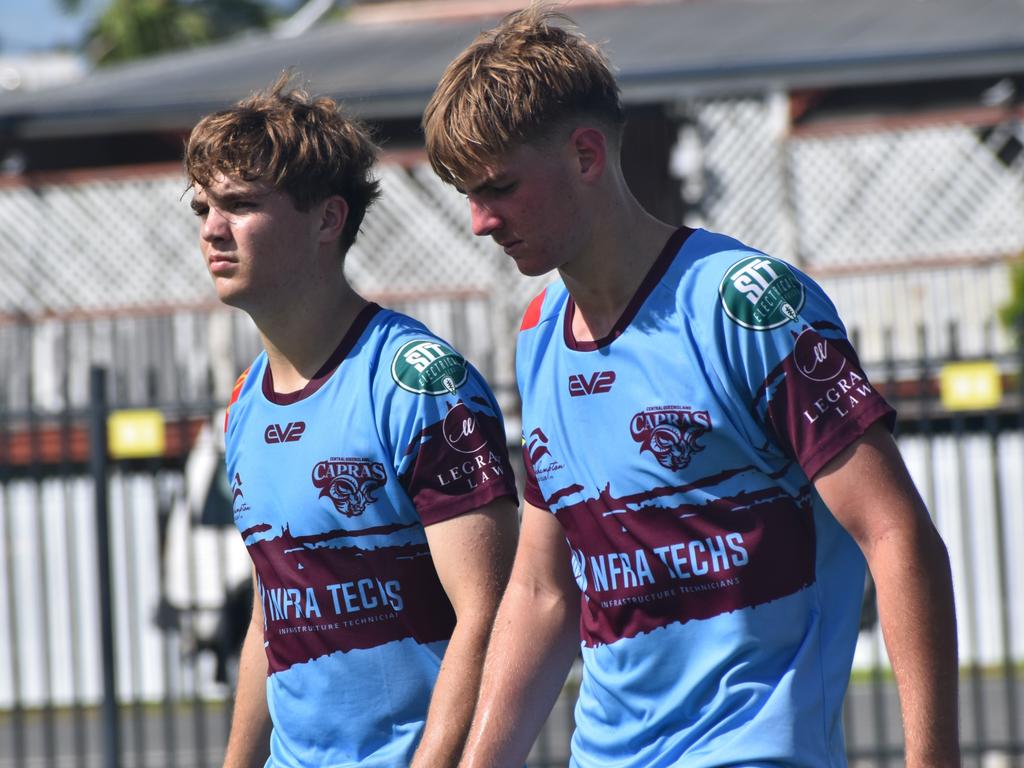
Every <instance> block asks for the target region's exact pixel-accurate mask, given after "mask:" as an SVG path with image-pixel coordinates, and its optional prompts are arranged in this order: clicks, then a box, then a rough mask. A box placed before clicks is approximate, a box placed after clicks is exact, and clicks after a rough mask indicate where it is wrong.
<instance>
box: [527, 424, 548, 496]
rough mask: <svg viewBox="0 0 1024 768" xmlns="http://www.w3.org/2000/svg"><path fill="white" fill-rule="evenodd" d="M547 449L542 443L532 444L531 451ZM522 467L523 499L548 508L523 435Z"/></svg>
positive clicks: (529, 449) (528, 446)
mask: <svg viewBox="0 0 1024 768" xmlns="http://www.w3.org/2000/svg"><path fill="white" fill-rule="evenodd" d="M538 450H547V449H546V448H544V446H543V445H541V446H536V445H535V446H533V451H534V452H536V451H538ZM523 467H524V468H525V470H524V471H525V473H526V478H525V482H524V484H523V499H524V501H526V502H527V503H529V504H532V505H533V506H535V507H539V508H540V509H548V503H547V501H546V500H545V499H544V494H543V493H541V492H540V484H539V483H538V482H537V472H536V470H534V468H533V455H532V454H531V446H530V445H529V443H528V442H527V441H526V438H525V436H524V437H523Z"/></svg>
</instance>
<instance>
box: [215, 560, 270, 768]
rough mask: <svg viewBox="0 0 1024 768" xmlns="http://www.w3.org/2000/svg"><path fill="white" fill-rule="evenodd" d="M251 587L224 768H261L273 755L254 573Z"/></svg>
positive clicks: (258, 599)
mask: <svg viewBox="0 0 1024 768" xmlns="http://www.w3.org/2000/svg"><path fill="white" fill-rule="evenodd" d="M252 588H253V599H252V618H251V619H250V621H249V629H248V630H247V631H246V633H245V642H244V643H243V644H242V654H241V656H240V658H239V661H238V687H237V688H236V690H235V709H234V713H233V714H232V716H231V735H230V736H229V737H228V746H227V753H226V754H225V757H224V768H260V767H261V766H262V765H263V764H264V762H266V759H267V755H269V754H270V712H269V711H268V709H267V653H266V651H265V650H264V649H263V606H262V604H261V601H260V594H259V589H258V587H257V584H256V574H255V572H253V577H252Z"/></svg>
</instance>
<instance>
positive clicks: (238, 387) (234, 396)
mask: <svg viewBox="0 0 1024 768" xmlns="http://www.w3.org/2000/svg"><path fill="white" fill-rule="evenodd" d="M251 370H252V366H251V365H250V366H249V367H248V368H246V369H245V370H244V371H242V373H241V375H240V376H239V377H238V378H237V379H235V386H233V387H232V388H231V398H230V399H229V400H228V404H227V407H226V408H225V409H224V432H225V433H227V431H228V414H230V413H231V406H232V405H234V404H235V402H236V401H237V400H238V396H239V395H240V394H242V387H243V386H244V385H245V379H246V377H248V375H249V371H251Z"/></svg>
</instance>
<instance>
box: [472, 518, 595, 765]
mask: <svg viewBox="0 0 1024 768" xmlns="http://www.w3.org/2000/svg"><path fill="white" fill-rule="evenodd" d="M524 507H525V508H524V511H523V524H522V527H521V529H520V534H519V535H520V539H519V549H518V550H517V552H516V560H515V565H514V566H513V568H512V577H511V579H510V580H509V585H508V589H507V590H506V591H505V597H504V598H503V599H502V601H501V607H500V608H499V609H498V616H497V619H496V620H495V624H494V632H493V634H492V635H491V644H490V647H489V648H488V651H487V660H486V662H485V664H484V672H483V680H482V682H481V686H480V698H479V701H478V703H477V710H476V714H475V716H474V718H473V727H472V729H471V731H470V734H469V739H468V740H467V742H466V750H465V754H464V756H463V761H462V763H460V765H462V766H464V767H465V768H506V767H512V766H522V765H523V763H525V762H526V757H527V754H528V753H529V751H530V747H531V746H532V745H533V741H534V739H535V738H536V737H537V733H538V732H539V731H540V729H541V726H543V725H544V721H545V719H546V718H547V716H548V713H549V712H550V711H551V707H552V705H553V704H554V702H555V699H556V698H557V697H558V693H559V691H560V690H561V689H562V685H563V684H564V682H565V677H566V674H567V673H568V671H569V667H570V666H571V665H572V662H573V660H574V659H575V658H576V654H577V653H578V652H579V637H580V636H579V617H580V595H579V589H578V588H577V587H576V582H575V580H574V579H573V576H572V570H571V566H570V560H569V549H568V546H567V544H566V542H565V537H564V534H563V533H562V528H561V526H560V525H559V524H558V521H557V520H555V518H554V516H553V515H551V514H550V513H548V512H545V511H544V510H542V509H538V508H537V507H534V506H531V505H530V504H526V505H524Z"/></svg>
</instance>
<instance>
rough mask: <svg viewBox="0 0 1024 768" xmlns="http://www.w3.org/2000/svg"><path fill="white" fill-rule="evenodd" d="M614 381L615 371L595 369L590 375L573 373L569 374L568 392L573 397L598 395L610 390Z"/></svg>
mask: <svg viewBox="0 0 1024 768" xmlns="http://www.w3.org/2000/svg"><path fill="white" fill-rule="evenodd" d="M614 383H615V371H595V372H594V373H592V374H590V376H589V377H588V376H585V375H584V374H582V373H573V374H571V375H570V376H569V394H570V395H572V396H573V397H583V396H584V395H600V394H603V393H604V392H611V390H612V384H614Z"/></svg>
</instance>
